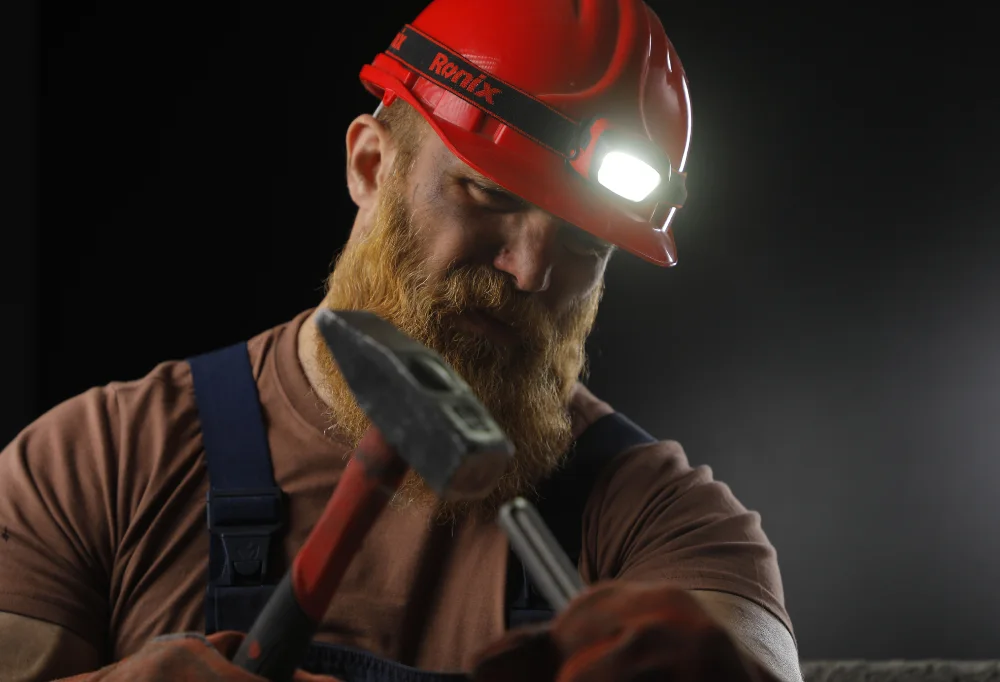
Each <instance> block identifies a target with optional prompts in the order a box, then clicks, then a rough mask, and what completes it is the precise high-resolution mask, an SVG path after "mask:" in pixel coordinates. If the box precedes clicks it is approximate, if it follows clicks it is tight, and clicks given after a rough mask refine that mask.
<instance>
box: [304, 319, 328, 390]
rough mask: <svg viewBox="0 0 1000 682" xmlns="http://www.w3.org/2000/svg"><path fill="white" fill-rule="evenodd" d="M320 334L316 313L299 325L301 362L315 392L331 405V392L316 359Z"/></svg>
mask: <svg viewBox="0 0 1000 682" xmlns="http://www.w3.org/2000/svg"><path fill="white" fill-rule="evenodd" d="M318 335H319V330H318V329H317V328H316V319H315V313H314V314H312V315H310V316H309V318H308V319H306V320H305V321H304V322H303V323H302V326H301V327H299V335H298V355H299V364H300V365H301V366H302V371H303V372H304V373H305V375H306V380H307V381H308V382H309V386H310V388H312V390H313V393H315V394H316V396H318V397H319V399H320V400H322V401H323V403H324V404H325V405H326V406H327V407H331V406H332V405H331V399H330V394H329V392H328V391H327V390H326V389H325V387H324V382H323V372H322V370H321V369H320V365H319V361H318V360H317V359H316V341H317V337H318Z"/></svg>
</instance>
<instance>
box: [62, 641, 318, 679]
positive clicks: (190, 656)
mask: <svg viewBox="0 0 1000 682" xmlns="http://www.w3.org/2000/svg"><path fill="white" fill-rule="evenodd" d="M243 637H244V634H243V633H242V632H231V631H227V632H217V633H215V634H212V635H209V636H208V637H204V636H202V635H198V634H193V633H185V634H180V635H166V636H163V637H157V638H156V639H153V640H150V641H149V642H148V643H147V644H146V645H145V646H143V647H142V648H141V649H139V651H137V652H135V653H134V654H132V655H131V656H129V657H127V658H125V659H122V660H121V661H119V662H117V663H114V664H112V665H109V666H107V667H104V668H101V669H100V670H97V671H95V672H92V673H84V674H82V675H76V676H74V677H67V678H65V679H64V680H62V682H266V681H265V679H264V678H263V677H260V676H258V675H254V674H253V673H249V672H247V671H246V670H244V669H243V668H240V667H239V666H237V665H234V664H233V663H231V662H230V659H232V657H233V656H235V655H236V651H237V650H238V649H239V648H240V644H242V643H243ZM294 680H295V682H338V681H337V680H336V679H335V678H333V677H326V676H324V675H313V674H311V673H307V672H303V671H298V672H296V673H295V678H294Z"/></svg>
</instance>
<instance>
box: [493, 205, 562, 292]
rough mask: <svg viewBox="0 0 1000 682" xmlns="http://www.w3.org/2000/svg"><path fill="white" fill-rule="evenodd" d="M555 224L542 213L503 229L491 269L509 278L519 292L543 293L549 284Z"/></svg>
mask: <svg viewBox="0 0 1000 682" xmlns="http://www.w3.org/2000/svg"><path fill="white" fill-rule="evenodd" d="M559 225H560V221H559V220H558V219H557V218H554V217H552V216H550V215H548V214H546V213H543V212H542V211H532V212H531V213H530V214H527V215H525V217H524V219H523V220H520V221H518V222H517V223H516V224H514V225H510V226H508V228H507V229H506V230H505V233H504V238H503V241H502V243H501V245H500V251H499V252H498V253H497V254H496V257H495V258H494V259H493V267H495V268H496V269H497V270H500V271H502V272H506V273H507V274H509V275H511V276H512V277H513V278H514V280H515V281H516V283H517V288H518V289H519V290H520V291H526V292H529V293H535V292H541V291H545V290H546V289H548V288H549V285H550V284H551V279H552V264H553V259H554V253H555V248H556V240H557V237H558V232H559Z"/></svg>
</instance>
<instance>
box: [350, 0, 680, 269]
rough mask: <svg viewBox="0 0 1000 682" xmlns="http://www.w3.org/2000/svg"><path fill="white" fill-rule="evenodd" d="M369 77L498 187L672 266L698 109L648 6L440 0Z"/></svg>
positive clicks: (564, 0) (637, 1)
mask: <svg viewBox="0 0 1000 682" xmlns="http://www.w3.org/2000/svg"><path fill="white" fill-rule="evenodd" d="M361 80H362V82H363V83H364V84H365V87H367V88H368V90H370V91H371V92H372V93H373V94H375V95H376V96H378V97H381V98H382V102H383V104H389V103H391V102H392V101H393V100H394V99H395V98H396V97H401V98H402V99H404V100H405V101H407V102H409V103H410V104H411V105H412V106H413V107H414V108H415V109H416V110H417V111H419V112H420V113H421V115H423V117H424V118H425V119H427V121H428V122H429V123H430V125H431V126H432V127H433V128H434V130H435V131H436V132H437V133H438V135H439V136H440V137H441V139H442V140H443V141H444V143H445V144H446V145H448V147H449V148H450V149H451V151H452V152H453V153H454V154H455V155H456V156H457V157H458V158H460V159H461V160H462V161H464V162H465V163H466V164H468V165H469V166H471V167H472V168H474V169H475V170H477V171H478V172H480V173H482V174H483V175H485V176H486V177H488V178H490V179H491V180H493V181H494V182H496V183H497V184H498V185H500V186H501V187H504V188H506V189H507V190H509V191H511V192H513V193H514V194H516V195H518V196H519V197H521V198H523V199H524V200H526V201H528V202H530V203H532V204H534V205H536V206H538V207H540V208H542V209H544V210H545V211H548V212H549V213H551V214H552V215H555V216H557V217H559V218H561V219H563V220H565V221H567V222H569V223H571V224H573V225H576V226H577V227H579V228H581V229H584V230H586V231H588V232H590V233H591V234H594V235H596V236H598V237H600V238H601V239H604V240H606V241H608V242H611V243H613V244H616V245H618V246H619V247H620V248H622V249H624V250H626V251H628V252H630V253H633V254H635V255H638V256H640V257H642V258H644V259H646V260H648V261H651V262H653V263H656V264H658V265H664V266H670V265H673V264H674V263H675V262H676V252H675V246H674V239H673V235H672V233H671V231H670V230H669V227H670V223H671V221H672V219H673V217H674V215H675V214H676V212H677V209H679V208H680V206H681V204H682V203H683V200H684V197H685V196H686V191H685V188H684V177H685V175H684V164H685V161H686V159H687V152H688V147H689V145H690V141H691V105H690V100H689V97H688V87H687V78H686V76H685V75H684V69H683V67H682V66H681V62H680V59H679V58H678V56H677V53H676V51H675V50H674V47H673V45H672V44H671V42H670V40H669V39H668V38H667V35H666V33H664V31H663V26H662V25H661V24H660V21H659V19H658V18H657V16H656V14H655V13H654V12H653V10H651V9H650V8H649V7H648V6H647V5H646V4H645V3H644V2H642V1H641V0H503V2H498V1H497V0H434V1H433V2H432V3H431V4H430V5H429V6H428V7H427V8H426V9H424V11H423V12H421V13H420V15H419V16H418V17H417V18H416V19H415V20H414V21H413V23H412V24H410V25H407V26H405V27H403V29H402V30H401V31H400V32H399V33H398V34H397V35H396V37H395V39H394V40H393V41H392V43H391V45H390V47H389V48H388V49H387V50H386V51H385V52H384V53H382V54H379V55H378V56H376V57H375V60H374V62H373V63H372V64H370V65H365V66H364V67H363V68H362V70H361ZM616 152H620V153H616ZM649 188H652V189H649ZM647 190H648V191H647Z"/></svg>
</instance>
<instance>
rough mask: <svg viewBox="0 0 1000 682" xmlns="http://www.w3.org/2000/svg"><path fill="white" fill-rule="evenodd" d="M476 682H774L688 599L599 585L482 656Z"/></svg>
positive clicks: (660, 590)
mask: <svg viewBox="0 0 1000 682" xmlns="http://www.w3.org/2000/svg"><path fill="white" fill-rule="evenodd" d="M472 678H473V680H474V682H640V681H641V682H652V681H653V680H656V681H657V682H659V681H661V680H663V681H667V680H669V681H671V682H709V681H711V682H777V681H776V678H774V677H773V676H772V675H771V674H769V673H768V672H767V671H765V670H764V669H763V668H762V667H761V666H760V665H759V664H758V663H756V661H754V660H753V659H751V658H750V657H749V656H748V655H746V654H744V653H743V652H741V651H740V649H739V648H738V647H737V645H736V644H735V642H733V640H732V639H731V638H730V637H729V635H728V634H727V633H726V632H725V630H723V629H722V627H721V626H720V625H718V624H717V623H716V622H715V621H714V620H713V619H712V618H711V617H710V616H709V615H708V614H707V613H706V612H705V610H704V609H703V608H702V606H701V605H700V604H699V603H698V602H697V601H696V600H695V598H694V597H692V596H691V595H690V594H688V593H686V592H684V591H682V590H677V589H673V588H665V587H664V586H663V585H651V584H645V585H644V584H641V583H628V582H608V583H599V584H597V585H595V586H593V587H591V588H588V589H587V590H585V591H584V592H583V593H581V594H580V595H579V596H578V597H576V598H575V599H574V600H573V601H572V602H570V604H569V606H568V607H567V608H566V610H565V611H563V612H562V613H560V614H559V615H558V616H556V618H554V619H553V620H552V622H551V623H549V624H545V625H541V626H527V627H525V628H518V629H515V630H511V631H510V632H509V633H507V635H505V636H504V637H503V638H501V639H500V640H499V641H497V642H496V643H495V644H493V645H492V646H489V647H487V648H486V649H485V650H483V651H482V652H480V654H479V656H478V657H477V661H476V664H475V666H474V668H473V673H472Z"/></svg>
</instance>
